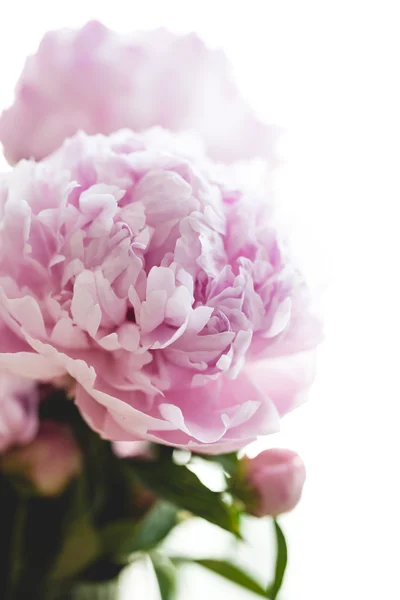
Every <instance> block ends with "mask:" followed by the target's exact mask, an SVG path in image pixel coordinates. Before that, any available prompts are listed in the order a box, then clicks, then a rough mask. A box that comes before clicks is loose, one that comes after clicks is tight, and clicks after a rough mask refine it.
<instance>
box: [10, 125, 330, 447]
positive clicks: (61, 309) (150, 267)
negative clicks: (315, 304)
mask: <svg viewBox="0 0 400 600" xmlns="http://www.w3.org/2000/svg"><path fill="white" fill-rule="evenodd" d="M158 138H159V141H158ZM174 140H175V138H174V137H173V136H172V137H170V151H167V150H166V145H167V141H166V136H165V134H164V133H163V132H161V131H151V132H149V133H148V134H142V135H135V134H133V133H132V132H129V131H120V132H117V133H116V134H113V135H111V136H110V137H105V136H101V135H98V136H94V137H89V136H86V135H85V134H83V133H81V134H78V135H77V136H76V137H74V138H73V139H71V140H68V141H67V142H65V144H64V145H63V147H62V148H61V149H60V150H59V151H57V152H56V153H55V154H54V155H51V156H50V157H49V158H47V159H45V160H43V161H42V162H41V163H34V162H26V161H22V162H21V163H19V164H18V165H17V166H16V168H15V169H14V171H13V172H12V173H10V174H7V175H6V176H5V177H4V178H3V182H2V184H1V186H0V200H1V203H0V215H1V218H0V313H1V316H2V318H3V319H4V321H5V322H6V323H7V325H8V327H9V329H10V331H12V333H13V335H15V336H16V338H18V339H20V340H22V341H23V342H24V343H26V344H29V346H30V348H31V349H32V353H31V354H29V353H28V352H25V351H19V350H18V347H17V348H16V350H15V352H11V351H9V352H4V353H1V352H0V368H1V367H2V365H6V367H7V369H9V370H11V371H14V372H15V373H20V372H21V370H23V369H24V368H25V365H26V368H27V369H29V370H30V372H31V371H32V370H34V368H35V366H36V368H37V369H38V373H39V372H40V374H41V376H42V377H43V375H44V374H45V375H47V378H50V377H56V376H57V377H58V376H60V375H62V373H63V372H64V373H68V374H69V375H70V376H71V377H73V378H74V379H75V380H76V381H77V387H76V402H77V405H78V407H79V408H80V410H81V412H82V414H83V416H84V417H85V419H86V420H87V421H88V423H89V424H90V425H91V426H92V427H93V428H94V429H95V430H97V431H99V432H100V434H101V435H102V436H103V437H104V438H106V439H109V440H112V441H124V442H129V441H138V440H149V441H153V442H157V443H162V444H169V445H172V446H179V447H184V448H185V447H187V448H189V449H193V450H197V451H201V452H213V453H221V452H228V451H231V450H234V449H237V448H241V447H243V446H244V445H245V444H247V443H248V442H250V441H252V440H254V439H255V438H256V437H257V436H259V435H263V434H268V433H270V432H272V431H276V430H277V428H278V426H279V416H280V415H282V414H284V413H285V412H287V411H288V410H290V409H292V408H293V407H294V406H295V405H296V404H297V403H298V402H299V401H300V399H301V398H302V396H303V394H304V390H305V389H307V388H308V386H309V384H310V383H311V380H312V362H313V353H312V349H313V348H314V347H315V345H316V344H317V343H318V342H319V340H320V336H321V332H320V326H319V323H318V321H317V320H316V319H315V317H314V316H313V315H312V313H311V312H310V303H309V298H308V292H307V289H306V287H305V284H304V282H303V280H302V278H301V276H300V274H299V273H298V272H297V270H296V269H295V268H294V266H293V265H292V264H291V262H290V259H289V257H288V255H287V252H286V250H285V247H284V245H283V244H282V243H281V241H280V240H279V238H278V235H277V232H276V229H275V225H274V218H273V214H272V210H271V206H270V202H269V201H268V194H267V193H264V192H256V191H255V190H254V189H253V188H254V185H251V186H249V187H248V188H247V187H246V185H245V183H242V184H241V187H240V186H239V185H238V183H237V182H235V183H234V184H232V183H231V182H230V181H231V176H232V170H233V168H232V167H226V170H225V171H223V170H221V168H220V167H219V168H218V169H216V168H215V167H214V165H212V164H210V163H209V162H208V161H207V160H206V158H205V157H204V156H202V155H199V156H198V157H197V158H194V157H193V156H192V157H191V159H188V158H187V157H186V156H185V155H184V154H180V153H178V152H177V151H176V147H179V145H180V144H179V143H177V141H176V140H175V141H174ZM178 141H179V140H178ZM160 148H161V149H160ZM242 179H243V178H242ZM251 183H252V184H253V182H251ZM249 190H250V191H249ZM259 361H261V362H259ZM258 365H261V366H260V367H259V366H258ZM38 376H39V375H38Z"/></svg>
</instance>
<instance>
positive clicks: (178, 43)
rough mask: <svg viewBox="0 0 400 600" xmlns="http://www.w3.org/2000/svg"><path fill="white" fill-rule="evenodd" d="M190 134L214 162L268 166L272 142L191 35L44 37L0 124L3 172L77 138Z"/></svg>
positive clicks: (93, 27) (226, 73) (88, 28)
mask: <svg viewBox="0 0 400 600" xmlns="http://www.w3.org/2000/svg"><path fill="white" fill-rule="evenodd" d="M154 125H161V126H163V127H166V128H168V129H172V130H176V131H182V130H194V131H196V132H197V133H198V134H199V135H200V137H201V138H202V139H203V140H204V143H205V145H206V147H207V151H208V153H209V154H210V155H211V156H212V157H213V158H215V159H217V160H220V161H223V162H230V161H232V160H236V159H242V158H248V157H252V156H258V155H262V156H266V157H268V159H270V160H273V159H274V152H273V148H274V144H275V141H276V138H277V132H276V130H275V128H274V127H269V126H266V125H265V124H263V123H261V122H260V121H259V120H258V119H257V118H256V116H255V115H254V113H253V112H252V110H251V108H250V107H249V106H248V105H247V104H246V102H245V100H244V99H243V97H242V96H241V95H240V93H239V91H238V90H237V88H236V85H235V83H234V81H233V78H232V75H231V73H230V67H229V64H228V62H227V60H226V58H225V56H224V54H223V52H222V51H220V50H210V49H208V48H207V47H206V46H205V45H204V44H203V42H202V41H201V40H200V39H199V38H198V37H197V36H196V35H194V34H190V35H185V36H178V35H174V34H173V33H170V32H169V31H166V30H162V29H161V30H155V31H149V32H142V33H140V32H138V33H136V34H133V35H131V36H121V35H118V34H116V33H114V32H112V31H110V30H109V29H107V28H106V27H104V26H103V25H102V24H101V23H98V22H90V23H88V24H87V25H85V26H84V27H83V28H82V29H80V30H77V31H76V30H71V29H62V30H59V31H52V32H49V33H47V34H46V35H45V37H44V38H43V40H42V42H41V44H40V46H39V49H38V51H37V53H36V54H35V55H34V56H31V57H29V58H28V59H27V61H26V64H25V67H24V70H23V72H22V75H21V77H20V80H19V82H18V84H17V87H16V92H15V101H14V104H13V105H12V106H11V107H10V108H9V109H8V110H5V111H4V112H3V114H2V116H1V118H0V141H1V142H2V143H3V145H4V151H5V155H6V157H7V158H8V160H9V161H10V162H11V163H14V162H17V161H18V160H19V159H21V158H31V157H33V158H36V159H41V158H43V157H44V156H47V155H48V154H50V153H51V152H53V151H54V150H56V149H57V148H58V147H59V146H60V145H61V143H62V142H63V140H64V139H65V138H67V137H70V136H71V135H73V134H74V133H75V132H76V131H78V130H79V129H82V130H83V131H85V132H86V133H89V134H94V133H105V134H108V133H111V132H113V131H116V130H118V129H120V128H124V127H128V128H130V129H132V130H134V131H141V130H143V129H147V128H148V127H152V126H154Z"/></svg>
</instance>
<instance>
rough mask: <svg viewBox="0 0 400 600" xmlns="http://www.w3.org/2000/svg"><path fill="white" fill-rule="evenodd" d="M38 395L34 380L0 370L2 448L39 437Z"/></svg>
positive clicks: (0, 446) (2, 449) (0, 440)
mask: <svg viewBox="0 0 400 600" xmlns="http://www.w3.org/2000/svg"><path fill="white" fill-rule="evenodd" d="M38 399H39V396H38V392H37V388H36V384H35V383H34V382H33V381H30V380H28V379H22V378H20V377H14V376H12V375H7V374H5V373H0V452H4V451H5V450H7V449H8V448H9V447H11V446H13V445H21V444H27V443H28V442H30V441H31V440H32V439H33V438H34V437H35V435H36V432H37V428H38V417H37V408H38Z"/></svg>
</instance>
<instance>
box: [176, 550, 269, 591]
mask: <svg viewBox="0 0 400 600" xmlns="http://www.w3.org/2000/svg"><path fill="white" fill-rule="evenodd" d="M171 560H172V562H174V563H175V564H182V563H188V562H191V563H194V564H196V565H200V566H201V567H204V568H205V569H208V570H209V571H212V572H213V573H216V574H217V575H220V576H221V577H224V579H227V580H228V581H231V582H232V583H235V584H236V585H239V586H240V587H242V588H244V589H246V590H249V591H250V592H254V593H255V594H258V595H259V596H262V597H263V598H265V597H266V594H265V589H264V588H263V587H262V586H261V585H260V584H259V583H258V582H257V581H255V580H254V579H253V578H252V577H251V576H250V575H248V573H246V572H245V571H243V570H242V569H241V568H240V567H237V566H236V565H234V564H232V563H230V562H228V561H226V560H219V559H214V558H201V559H188V558H180V557H179V558H172V559H171Z"/></svg>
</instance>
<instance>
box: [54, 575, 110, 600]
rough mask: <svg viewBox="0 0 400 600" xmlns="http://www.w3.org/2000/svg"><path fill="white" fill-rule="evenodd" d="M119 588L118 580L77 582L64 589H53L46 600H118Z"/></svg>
mask: <svg viewBox="0 0 400 600" xmlns="http://www.w3.org/2000/svg"><path fill="white" fill-rule="evenodd" d="M118 589H119V586H118V580H113V581H102V582H99V583H76V584H75V585H71V587H67V588H64V589H62V588H58V589H53V590H52V591H51V592H50V593H48V594H47V595H46V600H117V599H118Z"/></svg>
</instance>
